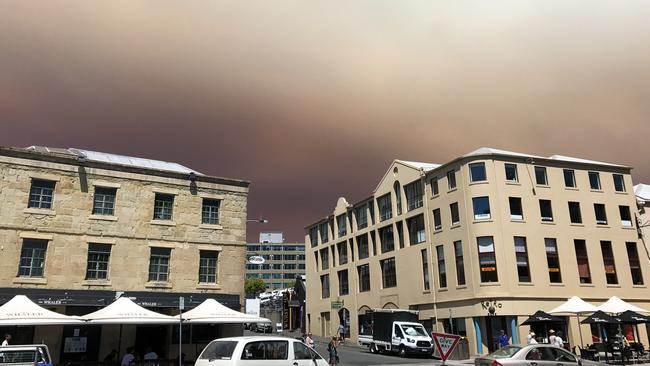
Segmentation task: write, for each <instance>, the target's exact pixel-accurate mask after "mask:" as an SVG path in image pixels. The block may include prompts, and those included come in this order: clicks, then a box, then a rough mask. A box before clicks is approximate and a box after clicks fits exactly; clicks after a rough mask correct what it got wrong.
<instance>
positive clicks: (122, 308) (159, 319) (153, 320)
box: [81, 297, 178, 324]
mask: <svg viewBox="0 0 650 366" xmlns="http://www.w3.org/2000/svg"><path fill="white" fill-rule="evenodd" d="M81 318H82V319H84V320H86V321H88V323H89V324H171V323H178V319H177V318H174V317H173V316H169V315H164V314H160V313H157V312H155V311H151V310H149V309H145V308H143V307H142V306H140V305H138V304H136V303H134V302H133V301H132V300H131V299H129V298H127V297H120V298H119V299H117V300H115V301H114V302H113V303H112V304H110V305H108V306H106V307H105V308H103V309H100V310H97V311H95V312H93V313H90V314H86V315H84V316H82V317H81Z"/></svg>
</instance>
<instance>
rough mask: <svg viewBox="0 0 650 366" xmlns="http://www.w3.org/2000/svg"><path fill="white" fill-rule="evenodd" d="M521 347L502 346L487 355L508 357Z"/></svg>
mask: <svg viewBox="0 0 650 366" xmlns="http://www.w3.org/2000/svg"><path fill="white" fill-rule="evenodd" d="M520 349H521V347H518V346H505V347H503V348H499V349H498V350H496V351H494V352H492V353H490V354H489V355H488V357H491V358H510V357H512V356H514V355H515V353H517V352H519V350H520Z"/></svg>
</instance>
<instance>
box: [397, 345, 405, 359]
mask: <svg viewBox="0 0 650 366" xmlns="http://www.w3.org/2000/svg"><path fill="white" fill-rule="evenodd" d="M397 354H398V355H399V356H400V357H402V358H404V357H406V348H404V346H400V347H399V351H398V353H397Z"/></svg>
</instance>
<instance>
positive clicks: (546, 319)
mask: <svg viewBox="0 0 650 366" xmlns="http://www.w3.org/2000/svg"><path fill="white" fill-rule="evenodd" d="M562 321H564V319H562V318H560V317H557V316H553V315H551V314H547V313H545V312H543V311H541V310H538V311H537V312H536V313H535V314H533V315H531V316H530V318H528V319H526V320H525V321H524V322H523V323H521V325H531V324H541V323H552V322H562Z"/></svg>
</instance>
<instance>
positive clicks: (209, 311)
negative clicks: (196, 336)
mask: <svg viewBox="0 0 650 366" xmlns="http://www.w3.org/2000/svg"><path fill="white" fill-rule="evenodd" d="M182 317H183V322H187V323H192V324H194V323H210V324H218V323H270V322H271V321H270V320H269V319H266V318H261V317H258V316H255V315H250V314H245V313H241V312H239V311H236V310H233V309H230V308H229V307H227V306H224V305H222V304H220V303H219V302H218V301H217V300H215V299H207V300H205V301H203V302H202V303H201V304H200V305H198V306H197V307H195V308H194V309H192V310H189V311H187V312H185V313H183V314H182ZM176 321H177V322H178V317H176Z"/></svg>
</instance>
